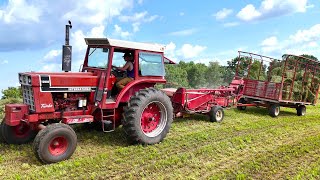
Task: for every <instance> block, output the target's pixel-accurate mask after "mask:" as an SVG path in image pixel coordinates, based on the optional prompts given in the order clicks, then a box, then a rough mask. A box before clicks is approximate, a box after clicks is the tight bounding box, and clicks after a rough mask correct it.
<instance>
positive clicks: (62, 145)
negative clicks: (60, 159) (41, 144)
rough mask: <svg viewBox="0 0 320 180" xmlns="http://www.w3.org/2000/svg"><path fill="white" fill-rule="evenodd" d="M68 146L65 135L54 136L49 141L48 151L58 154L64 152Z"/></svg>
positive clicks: (54, 154)
mask: <svg viewBox="0 0 320 180" xmlns="http://www.w3.org/2000/svg"><path fill="white" fill-rule="evenodd" d="M67 148H68V141H67V139H66V138H65V137H62V136H61V137H55V138H54V139H52V140H51V141H50V144H49V152H50V153H51V154H52V155H53V156H59V155H62V154H63V153H65V152H66V150H67Z"/></svg>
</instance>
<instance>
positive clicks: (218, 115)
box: [209, 106, 224, 122]
mask: <svg viewBox="0 0 320 180" xmlns="http://www.w3.org/2000/svg"><path fill="white" fill-rule="evenodd" d="M209 117H210V121H211V122H222V120H223V118H224V111H223V109H222V107H220V106H213V107H212V108H211V110H210V112H209Z"/></svg>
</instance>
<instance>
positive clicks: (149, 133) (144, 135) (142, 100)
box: [123, 88, 173, 144]
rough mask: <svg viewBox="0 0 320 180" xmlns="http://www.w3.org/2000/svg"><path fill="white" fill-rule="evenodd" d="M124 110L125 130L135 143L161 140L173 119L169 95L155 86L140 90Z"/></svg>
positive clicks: (149, 142) (153, 142)
mask: <svg viewBox="0 0 320 180" xmlns="http://www.w3.org/2000/svg"><path fill="white" fill-rule="evenodd" d="M124 111H125V112H124V120H123V127H124V130H125V132H126V133H127V135H128V136H129V139H130V140H131V141H133V142H135V143H140V144H156V143H159V142H161V141H162V140H163V139H164V138H165V137H166V135H167V133H168V132H169V129H170V127H171V123H172V121H173V108H172V104H171V101H170V99H169V97H168V96H167V95H165V94H164V93H163V92H162V91H158V90H156V89H154V88H148V89H144V90H140V91H138V92H137V93H136V94H135V95H134V96H132V97H131V98H130V100H129V102H128V105H127V107H126V108H124Z"/></svg>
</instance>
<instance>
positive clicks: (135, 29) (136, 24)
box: [132, 22, 141, 32]
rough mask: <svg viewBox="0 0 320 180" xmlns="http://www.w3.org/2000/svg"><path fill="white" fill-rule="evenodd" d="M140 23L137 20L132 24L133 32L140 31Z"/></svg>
mask: <svg viewBox="0 0 320 180" xmlns="http://www.w3.org/2000/svg"><path fill="white" fill-rule="evenodd" d="M140 24H141V23H139V22H135V23H133V24H132V28H133V32H138V31H139V30H140Z"/></svg>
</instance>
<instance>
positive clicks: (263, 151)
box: [0, 106, 320, 179]
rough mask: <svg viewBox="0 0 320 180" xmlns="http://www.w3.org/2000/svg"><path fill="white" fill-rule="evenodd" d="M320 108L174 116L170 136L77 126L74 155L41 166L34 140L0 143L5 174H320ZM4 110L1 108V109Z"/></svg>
mask: <svg viewBox="0 0 320 180" xmlns="http://www.w3.org/2000/svg"><path fill="white" fill-rule="evenodd" d="M318 111H319V107H318V106H315V107H314V106H308V107H307V115H306V116H304V117H298V116H296V112H295V109H288V108H282V109H281V114H280V116H279V117H278V118H271V117H270V116H269V115H268V112H267V110H266V109H264V108H254V107H253V108H248V110H246V111H238V110H235V109H230V110H225V119H224V121H223V122H222V123H211V122H209V120H208V118H207V117H206V116H201V115H196V116H191V117H190V118H186V119H175V121H174V123H173V125H172V128H171V130H170V133H169V134H168V136H167V137H166V138H165V140H164V141H163V142H162V143H160V144H156V145H153V146H141V145H131V144H130V143H129V142H128V140H127V139H126V135H125V133H124V131H123V129H122V128H118V129H117V130H116V131H115V132H112V133H102V132H97V131H92V130H87V129H84V128H79V129H77V135H78V146H77V150H76V152H75V153H74V155H73V156H72V157H71V159H69V160H67V161H64V162H60V163H56V164H50V165H42V164H41V163H39V162H38V161H37V159H36V157H35V156H34V155H33V151H32V144H26V145H20V146H18V145H7V144H1V143H0V179H74V178H80V179H107V178H112V179H143V178H145V179H319V178H320V149H319V147H320V123H319V121H320V120H319V118H320V114H319V112H318ZM0 116H1V115H0Z"/></svg>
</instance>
